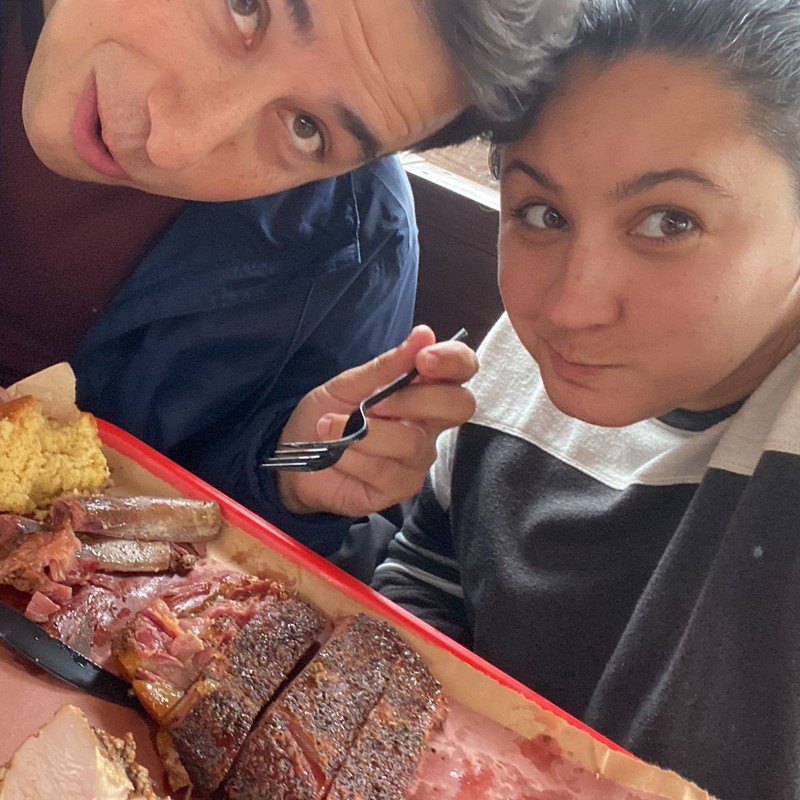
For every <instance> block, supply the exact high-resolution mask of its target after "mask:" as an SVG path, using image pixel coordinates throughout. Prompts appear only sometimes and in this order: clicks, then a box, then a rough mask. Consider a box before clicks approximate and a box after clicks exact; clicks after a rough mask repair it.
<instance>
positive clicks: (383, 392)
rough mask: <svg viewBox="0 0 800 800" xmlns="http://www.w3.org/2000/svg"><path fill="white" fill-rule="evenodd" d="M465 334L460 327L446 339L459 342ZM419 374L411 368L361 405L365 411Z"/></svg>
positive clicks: (464, 330)
mask: <svg viewBox="0 0 800 800" xmlns="http://www.w3.org/2000/svg"><path fill="white" fill-rule="evenodd" d="M466 335H467V330H466V328H461V329H460V330H458V331H457V332H456V333H455V334H454V335H453V336H451V337H450V339H449V340H448V341H451V342H459V341H461V339H463V338H464V337H465V336H466ZM417 375H419V372H417V370H416V369H412V370H411V371H410V372H406V373H405V374H404V375H401V376H400V377H399V378H395V379H394V380H393V381H392V382H391V383H390V384H389V385H388V386H384V387H383V389H381V390H380V391H378V392H376V393H375V394H373V395H372V396H370V397H368V398H367V399H366V400H364V402H363V403H362V404H361V407H362V408H363V409H364V410H365V411H366V410H367V409H368V408H372V406H374V405H375V404H376V403H380V402H381V400H385V399H386V398H387V397H389V395H392V394H394V393H395V392H396V391H399V390H400V389H404V388H405V387H406V386H408V384H409V383H411V381H413V380H414V378H416V377H417Z"/></svg>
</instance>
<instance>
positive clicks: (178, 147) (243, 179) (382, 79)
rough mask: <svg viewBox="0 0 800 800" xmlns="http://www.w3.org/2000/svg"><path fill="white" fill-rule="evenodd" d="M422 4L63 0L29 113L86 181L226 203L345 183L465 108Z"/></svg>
mask: <svg viewBox="0 0 800 800" xmlns="http://www.w3.org/2000/svg"><path fill="white" fill-rule="evenodd" d="M419 5H420V4H419V3H418V2H416V0H56V2H55V6H54V8H53V10H52V11H51V12H50V14H49V15H48V17H47V20H46V22H45V27H44V30H43V31H42V35H41V38H40V40H39V44H38V46H37V49H36V53H35V56H34V60H33V63H32V65H31V69H30V72H29V74H28V80H27V83H26V87H25V98H24V102H23V117H24V120H25V127H26V130H27V133H28V136H29V138H30V140H31V144H32V145H33V147H34V150H36V152H37V154H38V155H39V157H40V158H41V159H42V161H44V162H45V163H46V164H47V165H48V166H50V167H51V168H52V169H54V170H56V171H57V172H60V173H62V174H64V175H66V176H68V177H72V178H76V179H78V180H88V181H97V182H101V183H114V184H122V185H127V186H133V187H136V188H139V189H143V190H145V191H149V192H153V193H155V194H164V195H174V196H176V197H184V198H189V199H201V200H230V199H237V198H243V197H253V196H256V195H260V194H268V193H272V192H277V191H281V190H283V189H286V188H288V187H291V186H296V185H299V184H302V183H306V182H308V181H311V180H315V179H318V178H323V177H328V176H331V175H337V174H341V173H344V172H347V171H349V170H350V169H352V168H354V167H356V166H358V165H359V164H362V163H364V162H365V161H368V160H370V159H371V158H374V157H375V156H376V155H379V154H382V153H388V152H393V151H396V150H399V149H402V148H403V147H405V146H408V145H410V144H412V143H414V142H416V141H418V140H420V139H422V138H424V137H425V136H427V135H429V134H431V133H433V132H434V131H436V130H437V129H438V128H440V127H441V126H442V125H443V124H445V123H446V122H448V121H449V120H451V119H452V118H453V117H455V116H456V114H457V113H458V112H459V111H460V110H461V109H462V108H463V107H464V106H465V105H466V103H467V102H468V100H467V96H466V92H465V90H464V88H463V86H462V84H461V82H460V80H459V76H458V73H457V70H456V67H455V65H454V63H453V62H452V61H451V60H450V58H449V56H448V54H447V53H446V51H445V49H444V46H443V45H442V44H441V42H440V41H439V38H438V36H437V34H436V32H435V29H434V26H433V23H432V21H431V20H430V19H429V18H428V17H427V16H426V15H425V13H424V12H423V11H422V10H421V9H420V8H419Z"/></svg>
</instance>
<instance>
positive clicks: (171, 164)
mask: <svg viewBox="0 0 800 800" xmlns="http://www.w3.org/2000/svg"><path fill="white" fill-rule="evenodd" d="M262 102H263V101H262V100H261V99H258V100H257V99H256V98H255V97H254V96H252V95H250V96H248V95H247V94H246V93H245V92H242V91H235V90H233V89H232V88H231V87H230V86H229V85H228V84H221V83H220V84H208V83H204V84H203V85H201V86H197V87H193V88H192V89H189V88H188V87H180V86H177V85H165V86H159V87H156V88H154V89H153V91H152V92H151V93H150V96H149V97H148V111H149V113H150V132H149V135H148V138H147V154H148V157H149V158H150V161H151V162H152V163H153V164H154V165H155V166H157V167H160V168H161V169H166V170H180V169H187V168H190V167H193V166H195V165H197V164H198V163H200V162H202V161H203V159H204V158H206V157H207V156H208V155H209V154H210V153H212V152H213V151H214V150H216V149H217V148H218V147H220V146H222V145H225V144H229V143H233V142H235V141H236V140H237V138H239V137H241V136H243V135H244V134H245V132H246V130H247V128H248V125H252V124H254V119H255V116H256V114H258V113H259V112H260V110H261V107H262Z"/></svg>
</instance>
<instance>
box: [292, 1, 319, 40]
mask: <svg viewBox="0 0 800 800" xmlns="http://www.w3.org/2000/svg"><path fill="white" fill-rule="evenodd" d="M285 2H286V9H287V11H288V12H289V16H290V17H291V18H292V21H293V22H294V29H295V31H296V32H297V33H298V34H299V35H300V36H302V37H304V38H308V37H309V36H310V35H311V33H312V32H313V30H314V19H313V17H312V16H311V7H310V6H309V5H308V3H307V2H306V0H285Z"/></svg>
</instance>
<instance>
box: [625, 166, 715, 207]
mask: <svg viewBox="0 0 800 800" xmlns="http://www.w3.org/2000/svg"><path fill="white" fill-rule="evenodd" d="M669 181H686V182H688V183H694V184H697V185H698V186H703V187H704V188H706V189H710V190H711V191H713V192H714V193H716V194H718V195H721V196H722V197H730V196H731V195H730V193H729V192H727V191H726V190H725V189H723V188H722V187H721V186H720V185H719V184H717V183H715V182H714V181H712V180H711V178H709V177H708V176H707V175H703V173H701V172H697V171H696V170H693V169H687V168H685V167H676V168H675V169H665V170H655V171H652V172H644V173H642V174H641V175H637V176H636V177H635V178H632V179H631V180H629V181H623V182H622V183H620V184H618V185H617V187H616V189H614V191H613V192H612V193H611V196H612V197H613V198H614V199H616V200H624V199H625V198H627V197H631V196H632V195H635V194H640V193H641V192H646V191H647V190H648V189H652V188H653V187H654V186H658V185H659V184H661V183H668V182H669Z"/></svg>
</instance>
